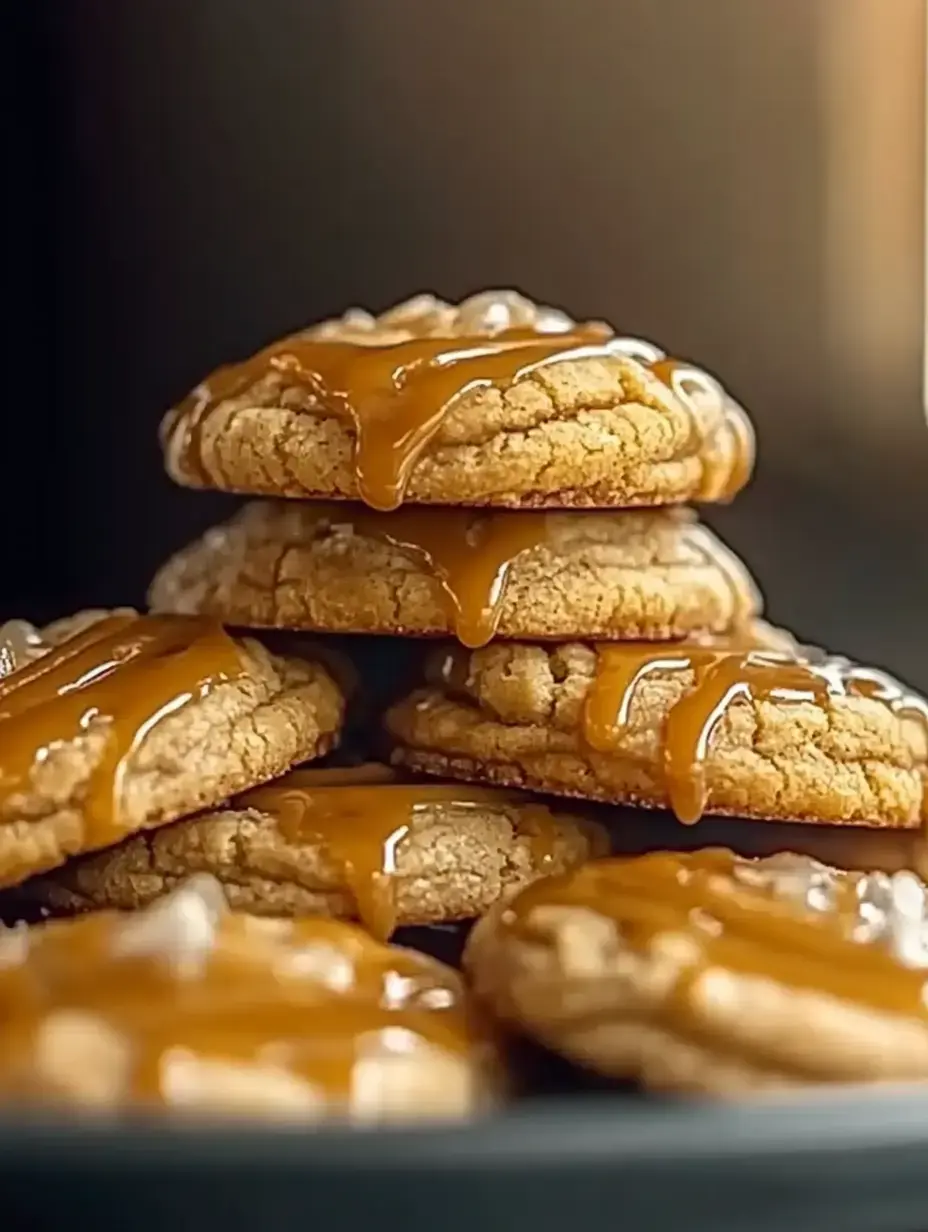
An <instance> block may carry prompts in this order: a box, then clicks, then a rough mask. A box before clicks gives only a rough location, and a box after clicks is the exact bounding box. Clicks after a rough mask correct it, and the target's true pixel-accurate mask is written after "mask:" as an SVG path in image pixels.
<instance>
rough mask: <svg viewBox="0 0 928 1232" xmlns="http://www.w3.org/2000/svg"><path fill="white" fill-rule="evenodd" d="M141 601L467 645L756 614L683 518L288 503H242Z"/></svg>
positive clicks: (739, 573) (727, 568) (736, 573)
mask: <svg viewBox="0 0 928 1232" xmlns="http://www.w3.org/2000/svg"><path fill="white" fill-rule="evenodd" d="M149 599H150V603H151V605H152V607H153V608H154V609H155V610H157V611H164V612H177V613H183V614H187V615H209V616H215V617H217V618H219V619H222V620H226V621H228V622H229V623H231V624H236V625H242V626H248V627H270V628H289V629H307V630H315V631H324V632H332V633H339V632H353V633H381V634H384V633H386V634H402V635H410V636H415V637H422V636H439V635H445V636H447V635H449V634H458V635H459V636H462V635H463V636H464V637H465V638H467V637H471V638H474V637H476V639H477V640H478V641H479V640H489V638H490V637H491V636H493V635H495V636H498V637H503V638H539V639H543V638H552V639H558V640H563V639H565V638H571V639H574V638H577V637H590V638H603V639H609V638H671V637H682V636H684V635H685V634H688V633H691V632H694V631H704V630H705V631H709V632H721V631H724V630H727V629H729V628H731V627H733V626H735V625H740V624H742V623H743V622H745V621H747V620H749V619H750V618H751V617H752V616H754V615H755V614H756V613H757V612H758V610H759V607H760V596H759V593H758V592H757V589H756V587H755V585H754V583H753V581H752V579H751V577H750V575H749V573H748V571H747V569H746V568H745V567H744V565H743V564H742V563H741V562H740V561H739V560H738V559H737V557H736V556H735V555H734V554H733V553H732V552H730V551H729V550H728V548H726V547H725V545H724V544H723V543H722V542H721V541H720V540H719V539H718V538H717V537H716V536H715V535H714V534H713V533H712V531H710V530H709V529H708V528H707V527H705V526H702V525H700V524H699V522H698V521H697V520H696V518H695V516H694V515H693V514H692V513H691V512H690V511H689V510H685V509H665V510H647V511H626V512H622V513H615V514H610V513H585V512H584V513H581V512H574V513H561V514H556V513H526V512H520V513H517V512H508V511H497V512H494V513H491V514H474V513H469V512H466V511H464V510H461V509H441V508H435V509H428V510H418V509H417V510H415V511H413V510H401V511H399V512H398V513H392V514H391V513H386V514H381V513H372V512H371V511H369V510H364V509H363V508H361V507H358V506H351V505H337V504H323V505H315V504H304V503H302V502H293V501H284V502H255V503H252V504H250V505H246V506H245V508H244V509H242V510H241V511H240V512H239V513H238V515H237V516H235V517H234V518H233V519H232V520H231V521H229V522H227V523H226V524H225V525H223V526H219V527H216V528H214V529H212V530H210V531H207V532H206V534H205V535H204V536H203V537H202V538H201V539H199V540H197V541H196V542H195V543H193V544H191V545H190V546H189V547H187V548H184V549H183V550H182V551H180V552H178V553H177V555H175V556H174V557H173V558H172V559H171V560H169V561H168V562H167V564H165V565H164V566H163V567H162V569H161V570H160V571H159V573H158V574H157V576H156V577H155V579H154V581H153V583H152V586H151V589H150V592H149ZM471 644H473V643H471Z"/></svg>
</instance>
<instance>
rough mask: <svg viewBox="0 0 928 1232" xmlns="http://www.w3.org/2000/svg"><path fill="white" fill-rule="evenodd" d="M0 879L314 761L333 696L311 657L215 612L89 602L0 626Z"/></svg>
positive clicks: (336, 695) (337, 709) (335, 717)
mask: <svg viewBox="0 0 928 1232" xmlns="http://www.w3.org/2000/svg"><path fill="white" fill-rule="evenodd" d="M0 663H2V664H3V673H2V675H0V743H2V747H3V775H2V781H0V886H10V885H15V884H16V883H18V882H21V881H24V880H25V879H26V878H27V877H30V876H32V875H33V874H35V873H40V872H43V871H47V870H48V869H51V868H55V867H56V866H58V865H60V864H62V863H63V862H64V861H65V859H67V857H69V856H72V855H77V854H79V853H81V852H87V851H94V850H97V849H99V848H101V847H109V846H111V845H112V844H114V843H118V842H119V841H120V840H121V839H123V838H125V837H126V835H128V834H132V833H134V832H135V831H137V830H141V829H145V828H147V827H150V826H156V825H161V824H163V823H164V822H168V821H173V820H174V819H176V818H178V817H183V816H185V815H186V814H188V813H194V812H197V811H199V810H201V809H204V808H210V807H212V806H215V805H217V804H219V803H221V802H222V801H223V800H226V799H228V797H229V796H230V795H233V794H234V793H235V792H237V791H242V790H244V789H245V788H247V787H252V786H255V785H256V784H258V783H262V782H264V781H265V780H267V779H271V778H274V777H275V776H276V775H279V774H281V773H283V772H284V771H285V770H287V769H289V768H290V766H292V765H294V764H295V763H297V762H301V761H305V760H308V759H310V758H313V757H317V756H319V755H320V754H322V753H324V752H325V751H326V750H327V749H329V748H330V747H331V746H332V745H333V744H334V742H335V741H336V738H337V736H338V731H339V727H340V725H341V721H342V708H343V701H342V695H341V692H340V691H339V689H338V687H337V686H336V685H335V683H334V682H333V680H332V679H331V677H330V676H329V675H328V674H327V673H326V672H325V671H324V670H323V669H322V668H321V667H320V666H318V665H317V664H315V663H313V662H310V661H307V660H303V659H283V658H277V657H275V656H273V655H271V654H269V653H268V652H267V651H266V650H265V649H264V647H262V646H260V645H259V644H258V643H257V642H254V641H249V640H245V641H240V640H236V639H234V638H232V637H230V636H229V635H228V634H227V633H226V632H225V631H224V629H223V628H222V626H221V625H220V624H218V623H217V622H216V621H213V620H210V619H189V618H186V617H182V616H161V617H153V616H139V615H137V614H136V613H135V612H131V611H119V612H112V613H102V612H89V613H83V614H81V615H79V616H77V617H73V618H69V619H67V620H63V621H58V622H56V623H55V624H54V625H50V626H49V627H48V628H46V629H45V630H43V631H39V630H35V629H32V628H31V627H30V626H25V625H24V624H23V623H22V622H15V623H14V624H12V625H6V626H3V628H2V629H0Z"/></svg>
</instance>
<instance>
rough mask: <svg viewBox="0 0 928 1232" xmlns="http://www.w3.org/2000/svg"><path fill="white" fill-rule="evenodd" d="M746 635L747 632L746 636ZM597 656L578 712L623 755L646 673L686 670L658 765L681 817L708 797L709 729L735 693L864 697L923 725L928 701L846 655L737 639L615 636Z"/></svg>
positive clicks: (599, 738)
mask: <svg viewBox="0 0 928 1232" xmlns="http://www.w3.org/2000/svg"><path fill="white" fill-rule="evenodd" d="M749 637H750V635H748V639H749ZM597 655H598V663H597V668H596V674H595V677H594V679H593V683H592V685H591V688H590V691H589V693H588V694H587V697H586V701H585V704H584V713H583V735H584V739H585V740H586V743H587V744H588V745H589V747H590V748H592V749H594V750H595V751H597V752H600V753H606V754H610V755H613V756H615V755H617V754H619V755H621V753H622V752H623V749H622V745H623V741H624V739H625V736H626V733H627V732H628V729H629V726H630V718H631V711H632V706H633V704H634V701H635V696H636V693H637V691H638V689H639V686H640V685H641V683H642V682H643V681H644V680H645V679H646V678H647V677H649V676H654V675H665V676H666V675H677V674H679V673H683V672H686V673H692V676H693V681H692V684H691V685H689V686H688V688H687V689H686V691H685V692H684V694H683V696H682V697H680V698H679V699H678V700H677V701H676V702H675V703H674V704H673V705H672V706H671V708H670V711H669V713H668V715H667V718H666V721H665V724H664V732H663V748H662V757H663V773H664V778H665V781H666V788H667V795H668V799H669V802H670V806H671V808H672V809H673V811H674V813H675V814H676V816H677V818H678V819H679V820H680V821H681V822H683V823H684V824H692V823H694V822H696V821H698V820H699V818H700V817H701V816H702V815H703V813H704V812H705V810H706V807H707V804H708V800H709V785H708V782H707V776H706V762H707V759H708V755H709V749H710V745H711V741H712V736H713V733H714V732H715V730H716V728H717V727H718V725H719V723H721V722H722V720H723V719H724V718H725V716H726V714H727V713H728V711H729V709H730V708H731V706H732V705H733V704H734V703H735V702H736V701H737V700H738V699H739V698H746V699H749V700H751V701H757V700H771V701H780V702H787V703H789V702H792V703H795V702H814V703H818V704H823V703H827V702H828V701H829V700H830V699H831V698H835V697H847V696H857V697H868V698H872V699H875V700H878V701H881V702H883V703H885V704H886V705H887V706H888V707H889V708H890V710H891V711H892V712H893V713H894V714H895V715H897V716H898V717H899V718H900V719H903V720H914V721H916V722H918V723H920V724H921V725H922V726H923V727H924V728H925V730H926V732H928V702H926V701H925V700H924V699H923V698H921V697H918V696H916V695H914V694H909V693H906V692H905V691H904V689H903V688H902V686H901V685H900V684H899V683H898V682H897V681H895V680H893V678H892V677H891V676H888V675H886V674H885V673H883V672H879V671H876V670H871V669H867V668H862V667H857V666H855V665H853V664H851V663H850V662H849V661H848V660H846V659H826V660H823V661H822V663H809V662H805V661H802V660H798V659H792V658H790V657H789V656H788V655H783V654H777V653H774V652H771V651H763V650H758V649H754V648H752V647H751V646H750V645H749V644H748V645H746V646H741V647H739V645H738V644H737V642H736V641H732V642H730V643H729V644H728V645H727V646H725V647H723V648H713V647H711V646H706V645H700V644H698V643H696V642H679V643H672V644H670V643H669V644H667V645H666V646H663V647H661V646H657V645H652V644H649V643H640V642H638V643H636V642H626V643H616V644H612V645H608V646H607V645H601V646H599V647H598V648H597Z"/></svg>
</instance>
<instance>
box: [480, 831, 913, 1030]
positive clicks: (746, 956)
mask: <svg viewBox="0 0 928 1232" xmlns="http://www.w3.org/2000/svg"><path fill="white" fill-rule="evenodd" d="M737 863H739V862H738V861H737V857H735V856H733V855H732V853H731V852H730V851H725V850H718V849H716V850H712V849H709V850H704V851H699V852H695V853H692V854H688V855H680V854H677V853H675V852H658V853H654V854H652V855H646V856H639V857H637V858H636V859H631V860H621V859H610V860H599V861H596V862H595V863H593V864H588V865H585V866H584V867H583V868H581V869H579V870H578V871H577V872H575V873H570V874H567V875H564V876H559V877H553V878H548V880H547V881H545V882H544V883H543V884H540V885H532V886H529V887H528V888H527V889H526V890H523V891H522V892H521V893H520V894H519V895H518V896H517V897H516V899H515V900H514V901H513V903H512V904H511V909H510V910H509V911H508V912H507V915H506V917H505V920H504V927H507V928H511V929H515V930H517V931H520V932H523V933H528V934H531V933H533V932H534V930H535V927H536V925H535V924H534V923H533V916H534V913H535V912H540V911H541V909H543V908H549V907H554V906H556V907H581V908H584V909H587V910H589V911H593V912H595V913H597V914H599V915H602V916H605V917H607V918H608V919H612V920H615V921H616V923H617V924H618V925H619V928H620V931H621V934H622V937H623V939H624V940H625V941H626V942H627V943H628V944H629V945H630V946H631V947H633V948H634V949H635V950H636V951H638V952H647V951H648V950H649V949H650V948H651V947H652V946H653V945H654V943H655V942H656V941H657V939H658V938H659V937H661V936H662V935H671V934H672V935H678V934H684V935H685V936H686V938H687V939H688V940H689V941H691V942H692V943H694V945H693V949H692V951H691V952H687V956H686V957H685V958H684V957H683V950H682V947H681V965H680V969H679V971H678V973H677V976H676V983H675V986H674V987H673V989H672V991H671V994H670V995H669V996H668V998H667V1001H666V1003H665V1006H664V1012H665V1014H666V1015H667V1017H668V1018H669V1019H670V1020H671V1021H672V1022H673V1023H674V1024H675V1025H677V1026H683V1027H684V1029H685V1028H686V1027H689V1028H690V1029H693V1028H696V1027H697V1026H698V1025H699V1024H698V1021H697V1014H698V1001H697V996H698V985H699V981H700V978H701V977H702V976H704V975H705V974H706V973H707V972H708V971H710V970H711V969H715V968H720V969H723V970H726V971H730V972H734V973H737V974H742V975H748V976H763V977H767V978H769V979H772V980H776V981H778V982H779V983H781V984H784V985H786V986H790V987H795V988H805V989H812V990H814V991H815V992H821V993H825V994H831V995H834V996H836V997H840V998H843V999H846V1000H850V1001H855V1002H862V1003H864V1004H865V1005H868V1006H872V1007H873V1008H876V1009H879V1010H887V1011H890V1012H898V1013H903V1014H910V1015H914V1016H916V1017H918V1018H922V1019H924V1018H926V1017H928V1009H926V1004H925V997H924V988H925V973H924V971H921V970H912V969H910V968H907V967H905V966H903V965H902V964H901V963H900V962H899V961H898V960H897V959H896V958H895V957H894V956H893V954H892V953H891V952H889V951H888V950H887V949H886V948H885V947H883V946H881V945H876V944H865V943H863V942H860V941H855V940H854V936H855V926H856V924H857V922H858V918H857V915H856V913H855V911H854V905H855V903H856V899H855V897H854V892H853V885H849V886H848V887H847V889H846V892H844V893H842V894H840V895H839V896H838V901H837V903H836V904H835V908H834V909H833V910H831V911H827V912H812V911H808V910H803V909H802V908H799V907H797V906H796V904H795V903H791V902H789V901H786V900H784V899H783V898H781V897H778V896H777V895H776V894H774V893H764V892H761V891H759V890H758V889H757V888H754V887H751V886H746V885H742V884H739V882H738V880H737V879H736V878H735V877H734V876H733V870H734V869H735V867H736V864H737ZM536 919H538V920H539V922H540V917H536Z"/></svg>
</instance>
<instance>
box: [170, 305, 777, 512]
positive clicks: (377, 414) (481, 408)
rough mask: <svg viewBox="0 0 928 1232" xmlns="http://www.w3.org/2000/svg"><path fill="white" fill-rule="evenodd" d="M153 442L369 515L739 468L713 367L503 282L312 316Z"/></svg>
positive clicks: (549, 497) (649, 494)
mask: <svg viewBox="0 0 928 1232" xmlns="http://www.w3.org/2000/svg"><path fill="white" fill-rule="evenodd" d="M161 435H162V442H163V446H164V452H165V461H166V465H167V469H168V472H169V473H170V475H171V476H172V477H173V478H174V479H175V480H177V481H178V482H179V483H183V484H186V485H188V486H192V487H213V488H220V489H224V490H229V491H236V492H252V493H255V494H259V495H274V496H287V497H301V498H305V497H312V498H319V497H323V498H325V497H328V498H340V499H341V498H348V499H358V498H360V499H361V500H363V501H364V502H366V503H367V504H369V505H371V506H372V507H373V508H376V509H381V510H385V509H394V508H396V507H397V506H398V505H399V504H400V503H401V502H402V501H404V500H407V501H411V502H419V503H425V504H452V505H457V504H463V505H502V506H549V507H557V506H568V507H569V506H599V507H609V506H628V505H661V504H672V503H678V502H683V501H687V500H691V499H692V500H707V501H713V500H727V499H730V498H731V497H732V496H734V495H735V494H736V493H737V492H738V491H739V490H740V489H741V488H742V487H743V486H744V484H745V483H746V482H747V480H748V478H749V477H750V473H751V470H752V468H753V461H754V438H753V432H752V429H751V426H750V423H749V421H748V418H747V416H746V415H745V413H744V411H743V410H742V409H741V408H740V407H739V406H738V405H737V404H736V403H735V402H734V401H733V400H732V399H731V397H730V396H729V395H728V394H727V393H726V392H725V390H724V389H723V388H722V387H721V386H720V385H719V383H718V382H717V381H716V380H715V379H714V378H712V377H710V376H708V375H707V374H706V373H704V372H702V371H701V370H700V369H698V368H695V367H693V366H692V365H690V364H687V363H682V362H679V361H676V360H671V359H668V358H667V357H666V356H665V355H664V354H663V352H661V351H659V350H658V349H657V348H656V347H654V346H652V345H651V344H650V343H645V342H641V341H639V340H637V339H629V338H618V337H616V336H615V335H614V334H613V332H612V330H611V329H610V328H609V327H608V326H606V325H604V324H602V323H599V322H587V323H584V324H577V323H575V322H573V321H571V320H570V318H568V317H567V316H565V314H563V313H562V312H559V311H556V310H553V309H549V308H545V307H543V306H540V305H537V304H534V303H532V302H531V301H529V300H526V299H524V298H523V297H522V296H520V295H518V294H516V293H514V292H511V291H488V292H484V293H482V294H480V295H476V296H473V297H471V298H470V299H468V300H465V301H464V302H463V303H461V304H459V305H453V304H447V303H444V302H443V301H441V300H436V299H434V297H431V296H419V297H416V298H415V299H413V300H410V301H408V302H407V303H403V304H399V305H397V306H396V307H394V308H392V309H390V310H389V311H387V312H385V313H383V314H381V315H380V316H379V317H372V316H370V315H369V314H367V313H363V312H360V311H358V310H353V311H351V312H349V313H347V314H346V315H345V316H344V317H342V318H340V319H338V320H333V321H327V322H323V323H322V324H321V325H317V326H315V327H313V328H311V329H308V330H306V331H304V332H302V333H298V334H294V335H293V336H291V337H289V338H285V339H283V340H282V341H280V342H277V343H274V344H272V345H271V346H269V347H266V348H265V349H264V350H263V351H260V352H258V354H256V355H254V356H252V357H251V358H250V359H247V360H245V361H244V362H242V363H239V364H232V365H229V366H228V367H225V368H221V369H219V370H218V371H217V372H216V373H214V374H213V375H212V376H211V377H210V378H209V379H208V380H206V381H205V382H203V383H202V384H201V385H199V386H198V387H197V388H196V389H195V390H194V391H193V392H192V393H191V394H190V396H189V397H188V398H187V399H186V400H185V401H184V402H182V403H181V404H180V405H179V406H178V407H176V408H175V409H174V410H173V411H171V412H169V413H168V415H167V416H166V418H165V420H164V422H163V424H162V433H161Z"/></svg>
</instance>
